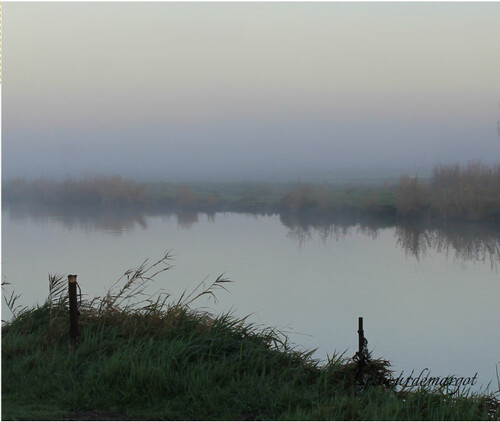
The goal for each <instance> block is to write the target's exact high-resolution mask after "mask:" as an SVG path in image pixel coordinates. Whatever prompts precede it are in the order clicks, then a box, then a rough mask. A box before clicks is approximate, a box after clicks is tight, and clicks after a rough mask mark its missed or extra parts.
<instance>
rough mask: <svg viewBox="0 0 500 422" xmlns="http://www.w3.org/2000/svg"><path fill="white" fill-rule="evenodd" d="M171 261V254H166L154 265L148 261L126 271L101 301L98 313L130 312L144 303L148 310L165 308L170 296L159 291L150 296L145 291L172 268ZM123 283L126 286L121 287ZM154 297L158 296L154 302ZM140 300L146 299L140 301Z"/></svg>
mask: <svg viewBox="0 0 500 422" xmlns="http://www.w3.org/2000/svg"><path fill="white" fill-rule="evenodd" d="M170 260H171V256H170V252H166V253H165V254H164V255H163V257H162V258H160V259H159V260H158V261H156V262H154V263H153V264H148V263H149V259H146V260H144V261H143V262H142V264H140V265H139V266H138V267H137V268H135V269H129V270H127V271H125V273H124V274H123V275H122V276H121V277H120V278H119V279H118V280H117V281H116V282H115V283H114V284H113V285H112V286H111V288H110V289H109V290H108V292H107V293H106V295H105V296H104V297H103V298H102V299H101V300H100V304H99V308H98V311H99V312H100V313H101V312H108V311H112V310H129V309H132V308H137V307H138V306H139V305H141V304H144V303H147V307H148V309H152V308H156V307H158V306H164V304H165V301H166V299H167V298H168V297H169V294H166V293H162V292H161V291H157V292H156V293H154V294H153V295H149V296H148V295H146V294H145V289H146V287H147V284H148V283H149V282H152V281H154V278H155V277H156V276H157V275H159V274H161V273H162V272H164V271H167V270H169V269H170V268H172V265H170V264H169V261H170ZM123 282H124V284H123V285H122V286H121V287H119V286H120V284H121V283H123ZM117 289H118V290H117ZM116 290H117V291H116ZM154 296H157V299H155V300H153V299H152V298H153V297H154ZM138 298H144V299H142V300H139V301H138V300H137V299H138Z"/></svg>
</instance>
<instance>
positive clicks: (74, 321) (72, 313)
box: [68, 274, 80, 348]
mask: <svg viewBox="0 0 500 422" xmlns="http://www.w3.org/2000/svg"><path fill="white" fill-rule="evenodd" d="M68 293H69V344H70V346H72V347H73V348H75V347H76V342H77V339H78V335H79V334H80V333H79V330H78V300H77V295H76V274H75V275H68Z"/></svg>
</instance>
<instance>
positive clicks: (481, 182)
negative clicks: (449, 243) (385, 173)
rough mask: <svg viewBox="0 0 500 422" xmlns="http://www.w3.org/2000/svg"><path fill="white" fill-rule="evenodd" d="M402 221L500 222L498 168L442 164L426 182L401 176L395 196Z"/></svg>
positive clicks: (499, 174) (469, 164)
mask: <svg viewBox="0 0 500 422" xmlns="http://www.w3.org/2000/svg"><path fill="white" fill-rule="evenodd" d="M396 207H397V211H398V214H399V215H400V216H402V217H406V218H408V217H416V216H417V217H422V216H426V217H432V218H437V219H441V220H453V221H456V220H465V221H497V222H498V221H500V165H496V166H493V167H488V166H486V165H484V164H482V163H479V162H470V163H468V164H466V165H459V164H452V165H445V164H441V165H438V166H436V167H435V168H434V171H433V174H432V177H431V178H430V179H429V180H421V179H419V178H418V177H413V178H410V177H408V176H402V177H401V179H400V185H399V190H398V193H397V195H396Z"/></svg>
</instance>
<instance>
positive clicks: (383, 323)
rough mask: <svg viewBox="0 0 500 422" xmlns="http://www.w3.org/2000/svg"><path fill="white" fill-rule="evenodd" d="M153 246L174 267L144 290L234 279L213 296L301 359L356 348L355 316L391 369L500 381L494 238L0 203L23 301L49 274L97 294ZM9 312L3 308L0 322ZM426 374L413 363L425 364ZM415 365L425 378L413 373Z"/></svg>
mask: <svg viewBox="0 0 500 422" xmlns="http://www.w3.org/2000/svg"><path fill="white" fill-rule="evenodd" d="M165 251H170V252H171V254H172V257H173V260H172V264H173V267H172V268H171V269H170V270H168V271H166V272H164V273H162V274H161V275H160V276H158V278H157V280H156V281H155V285H154V289H159V288H161V289H165V290H167V291H169V292H171V293H172V300H175V299H177V298H178V297H179V296H180V294H181V293H182V291H184V290H187V291H191V290H192V289H194V288H195V287H196V286H197V285H198V283H200V282H201V281H203V280H205V282H206V283H210V282H211V281H213V280H215V279H216V278H217V277H218V276H219V275H221V274H224V276H225V277H226V278H229V279H231V280H234V283H231V284H229V285H228V289H229V292H225V291H223V290H219V291H218V292H217V299H218V303H214V302H213V301H210V300H206V298H202V299H200V300H199V301H198V302H196V303H194V304H193V306H195V307H196V306H198V307H207V308H208V309H209V310H211V311H213V312H215V313H220V312H231V313H233V314H234V315H235V316H237V317H242V316H246V315H248V319H247V320H248V321H249V322H252V323H255V324H256V325H259V326H262V327H268V326H271V327H277V328H278V329H280V330H281V331H283V332H284V333H286V335H287V336H288V337H289V339H290V340H291V341H292V342H293V343H294V344H296V345H297V347H299V348H302V349H312V348H317V350H316V352H315V353H314V355H313V356H314V357H316V358H318V359H323V360H324V359H326V357H327V355H329V356H331V355H332V354H334V353H345V356H349V357H352V355H354V353H355V352H356V350H357V332H356V330H357V324H358V317H360V316H362V317H363V318H364V330H365V336H366V338H367V339H368V346H369V349H370V350H371V351H372V356H374V357H380V358H384V359H387V360H389V361H390V362H391V363H392V365H393V368H392V369H393V370H394V374H395V377H397V376H400V375H402V376H403V377H407V376H410V375H411V373H412V371H413V376H414V377H416V376H418V375H419V374H420V373H421V372H422V371H425V369H426V368H428V371H430V373H431V374H432V376H440V377H445V376H447V375H457V376H463V377H469V378H472V377H473V376H474V375H475V374H476V373H477V378H476V380H477V381H476V384H475V385H474V386H473V388H472V390H473V391H480V390H481V391H482V390H484V389H485V388H486V385H487V384H488V383H489V382H491V387H490V391H492V390H496V389H498V388H499V386H498V381H497V373H496V370H498V371H500V363H499V361H500V332H499V328H498V327H500V310H499V302H500V277H499V271H498V267H499V264H500V234H499V233H498V232H495V231H489V230H488V229H484V228H480V227H476V226H457V227H452V228H448V229H442V230H441V229H439V230H438V229H424V228H418V227H394V226H392V227H383V226H379V227H377V226H376V225H375V226H373V225H371V226H370V225H361V224H358V225H354V226H339V225H337V226H335V225H324V226H322V227H313V226H307V224H306V225H304V224H302V225H300V224H295V223H293V222H290V221H284V220H283V219H282V218H280V216H278V215H250V214H236V213H216V214H214V215H207V214H201V213H199V214H196V213H194V214H182V215H176V214H170V215H139V214H138V215H133V214H131V215H122V216H120V217H119V216H117V215H116V214H112V213H110V214H99V215H94V216H85V217H84V216H75V215H46V214H43V213H42V214H40V215H33V213H29V214H27V213H22V212H15V211H9V210H8V209H4V210H3V215H2V277H3V280H4V281H7V282H9V283H11V284H10V285H7V286H5V287H6V289H7V292H8V293H10V292H11V291H12V290H14V291H15V292H16V293H17V294H21V298H20V302H19V303H21V304H24V305H33V304H35V303H37V302H38V303H43V301H44V300H45V298H46V297H47V294H48V278H47V276H48V274H49V273H51V274H54V273H60V274H77V275H78V281H79V284H80V286H81V288H82V291H83V293H84V294H86V295H89V296H95V295H103V294H104V293H105V291H106V289H107V288H109V287H110V286H111V285H112V284H113V282H114V281H116V280H117V279H118V278H119V277H120V276H121V275H122V274H123V273H124V272H125V271H126V270H127V269H129V268H134V267H137V266H138V265H139V264H141V262H142V261H143V260H144V259H147V258H149V259H150V260H151V262H154V261H155V260H156V259H159V258H160V257H161V256H162V255H163V253H164V252H165ZM9 317H10V313H9V311H8V309H7V308H6V306H5V305H4V306H2V318H4V319H8V318H9ZM426 373H427V372H425V374H426ZM425 374H424V375H425Z"/></svg>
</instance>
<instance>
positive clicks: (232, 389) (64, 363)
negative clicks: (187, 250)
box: [2, 253, 500, 420]
mask: <svg viewBox="0 0 500 422" xmlns="http://www.w3.org/2000/svg"><path fill="white" fill-rule="evenodd" d="M170 267H171V262H170V256H169V254H168V253H167V254H165V255H164V256H163V257H162V258H161V259H159V260H158V261H157V262H154V263H150V262H149V261H144V262H143V263H142V264H141V265H140V266H139V267H137V268H135V269H131V270H127V271H126V272H125V273H124V274H123V276H122V277H121V278H120V279H119V280H118V281H117V283H115V285H113V286H112V288H111V289H110V291H109V292H108V293H107V294H106V295H104V296H102V297H97V298H93V299H82V300H81V303H80V307H79V310H80V314H81V315H80V337H79V339H78V347H77V348H76V349H71V348H70V347H69V336H68V298H67V293H66V288H65V286H66V279H65V277H63V276H60V275H53V276H50V277H49V297H48V299H47V301H46V302H45V303H44V304H43V305H41V306H38V307H34V308H30V309H27V308H19V307H17V306H16V296H15V295H6V296H5V299H6V306H8V307H9V309H11V310H12V311H13V313H14V317H13V319H12V320H10V321H8V322H4V325H3V327H2V419H4V420H8V419H16V420H19V419H32V420H41V419H50V420H72V419H73V420H74V419H86V420H88V419H98V420H117V419H121V420H171V419H173V420H225V419H230V420H309V419H322V420H333V419H343V420H346V419H348V420H353V419H359V420H379V419H380V420H382V419H383V420H389V419H396V420H410V419H426V420H471V419H472V420H478V419H481V420H486V419H496V420H498V419H499V417H500V413H499V410H498V403H497V402H496V401H495V400H494V398H493V397H492V396H480V395H467V396H465V395H457V394H449V393H447V392H445V391H440V392H439V391H429V390H425V389H423V390H419V391H396V390H395V388H393V387H392V386H391V385H390V383H388V382H387V381H388V379H389V377H390V370H389V363H388V362H386V361H383V360H376V359H370V360H369V362H368V364H367V366H366V367H365V378H364V379H365V382H364V384H363V386H364V387H363V388H362V389H361V390H360V389H359V383H357V368H358V367H357V364H356V362H355V361H354V360H352V359H347V358H345V357H344V356H343V355H341V354H333V356H332V357H330V358H328V360H327V361H326V362H319V361H318V360H315V359H313V358H312V354H313V353H314V351H301V350H299V349H297V348H296V347H295V346H293V345H291V344H290V342H289V340H288V339H287V337H286V336H285V335H284V334H283V333H281V332H279V331H278V330H276V329H272V328H262V327H258V326H255V325H253V324H250V323H248V322H247V321H246V318H236V317H234V316H232V315H230V314H221V315H218V316H215V315H212V314H210V313H207V312H205V311H203V310H200V309H197V308H196V307H195V304H196V302H197V301H199V299H200V298H202V297H211V298H213V299H216V294H217V292H218V291H220V290H221V289H222V290H224V289H226V288H227V286H228V283H230V282H231V281H230V280H228V279H225V278H223V277H219V278H217V279H216V280H215V281H213V282H212V283H210V284H206V283H205V282H202V283H200V284H199V285H198V286H197V287H196V288H195V289H193V290H192V291H191V292H187V291H186V292H185V293H184V294H183V295H181V297H180V298H178V299H177V300H173V298H172V297H171V295H169V293H168V292H165V291H161V290H160V291H157V292H155V293H153V294H147V293H146V291H147V286H148V285H149V284H150V283H152V282H153V281H154V279H155V277H157V276H159V275H160V274H161V273H163V272H165V271H168V269H169V268H170ZM3 287H4V288H6V287H8V286H5V285H4V286H3Z"/></svg>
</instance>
